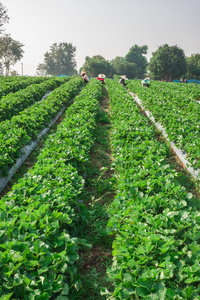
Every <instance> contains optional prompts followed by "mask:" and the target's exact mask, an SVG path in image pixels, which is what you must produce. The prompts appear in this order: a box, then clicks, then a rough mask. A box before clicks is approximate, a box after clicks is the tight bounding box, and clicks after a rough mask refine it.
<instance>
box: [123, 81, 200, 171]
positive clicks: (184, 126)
mask: <svg viewBox="0 0 200 300" xmlns="http://www.w3.org/2000/svg"><path fill="white" fill-rule="evenodd" d="M128 88H129V89H130V90H131V91H132V92H135V93H136V94H137V95H138V97H139V98H140V99H141V100H142V102H143V104H144V106H145V108H146V109H148V110H150V111H151V112H152V114H153V116H154V118H155V120H156V121H157V122H160V123H161V124H162V125H163V126H164V127H165V128H166V132H167V134H168V137H169V139H170V140H171V141H174V143H175V144H176V146H177V147H178V148H181V149H183V150H185V151H186V152H187V154H188V160H189V161H190V162H191V163H192V165H193V167H194V168H196V169H197V168H200V117H199V116H200V104H199V103H197V101H195V100H194V99H200V87H199V86H196V85H194V84H178V83H167V82H157V81H153V82H152V84H151V86H150V88H148V89H145V88H144V87H142V86H141V83H140V82H139V81H135V80H131V81H130V82H129V83H128Z"/></svg>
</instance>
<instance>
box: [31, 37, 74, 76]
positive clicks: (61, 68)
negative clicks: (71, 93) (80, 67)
mask: <svg viewBox="0 0 200 300" xmlns="http://www.w3.org/2000/svg"><path fill="white" fill-rule="evenodd" d="M75 55H76V47H75V46H73V45H72V44H71V43H59V44H57V43H54V44H53V45H52V46H51V47H50V51H49V52H46V53H45V54H44V63H43V64H40V65H39V66H38V67H41V66H42V69H43V70H45V71H46V72H47V74H49V75H54V76H57V75H61V74H65V75H69V76H71V75H74V74H77V70H76V61H75ZM37 69H38V68H37Z"/></svg>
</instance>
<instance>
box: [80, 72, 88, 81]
mask: <svg viewBox="0 0 200 300" xmlns="http://www.w3.org/2000/svg"><path fill="white" fill-rule="evenodd" d="M81 77H82V78H83V81H84V82H85V83H88V82H89V78H88V76H87V75H86V72H85V71H82V72H81Z"/></svg>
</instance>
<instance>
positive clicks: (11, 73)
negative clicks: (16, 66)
mask: <svg viewBox="0 0 200 300" xmlns="http://www.w3.org/2000/svg"><path fill="white" fill-rule="evenodd" d="M10 75H11V76H19V73H18V72H17V71H16V70H13V71H11V72H10Z"/></svg>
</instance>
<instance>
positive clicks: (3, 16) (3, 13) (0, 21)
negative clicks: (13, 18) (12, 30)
mask: <svg viewBox="0 0 200 300" xmlns="http://www.w3.org/2000/svg"><path fill="white" fill-rule="evenodd" d="M8 21H9V17H8V15H7V9H6V8H5V7H4V6H3V4H2V3H0V34H1V33H2V32H3V28H2V27H3V25H4V24H5V23H8Z"/></svg>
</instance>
